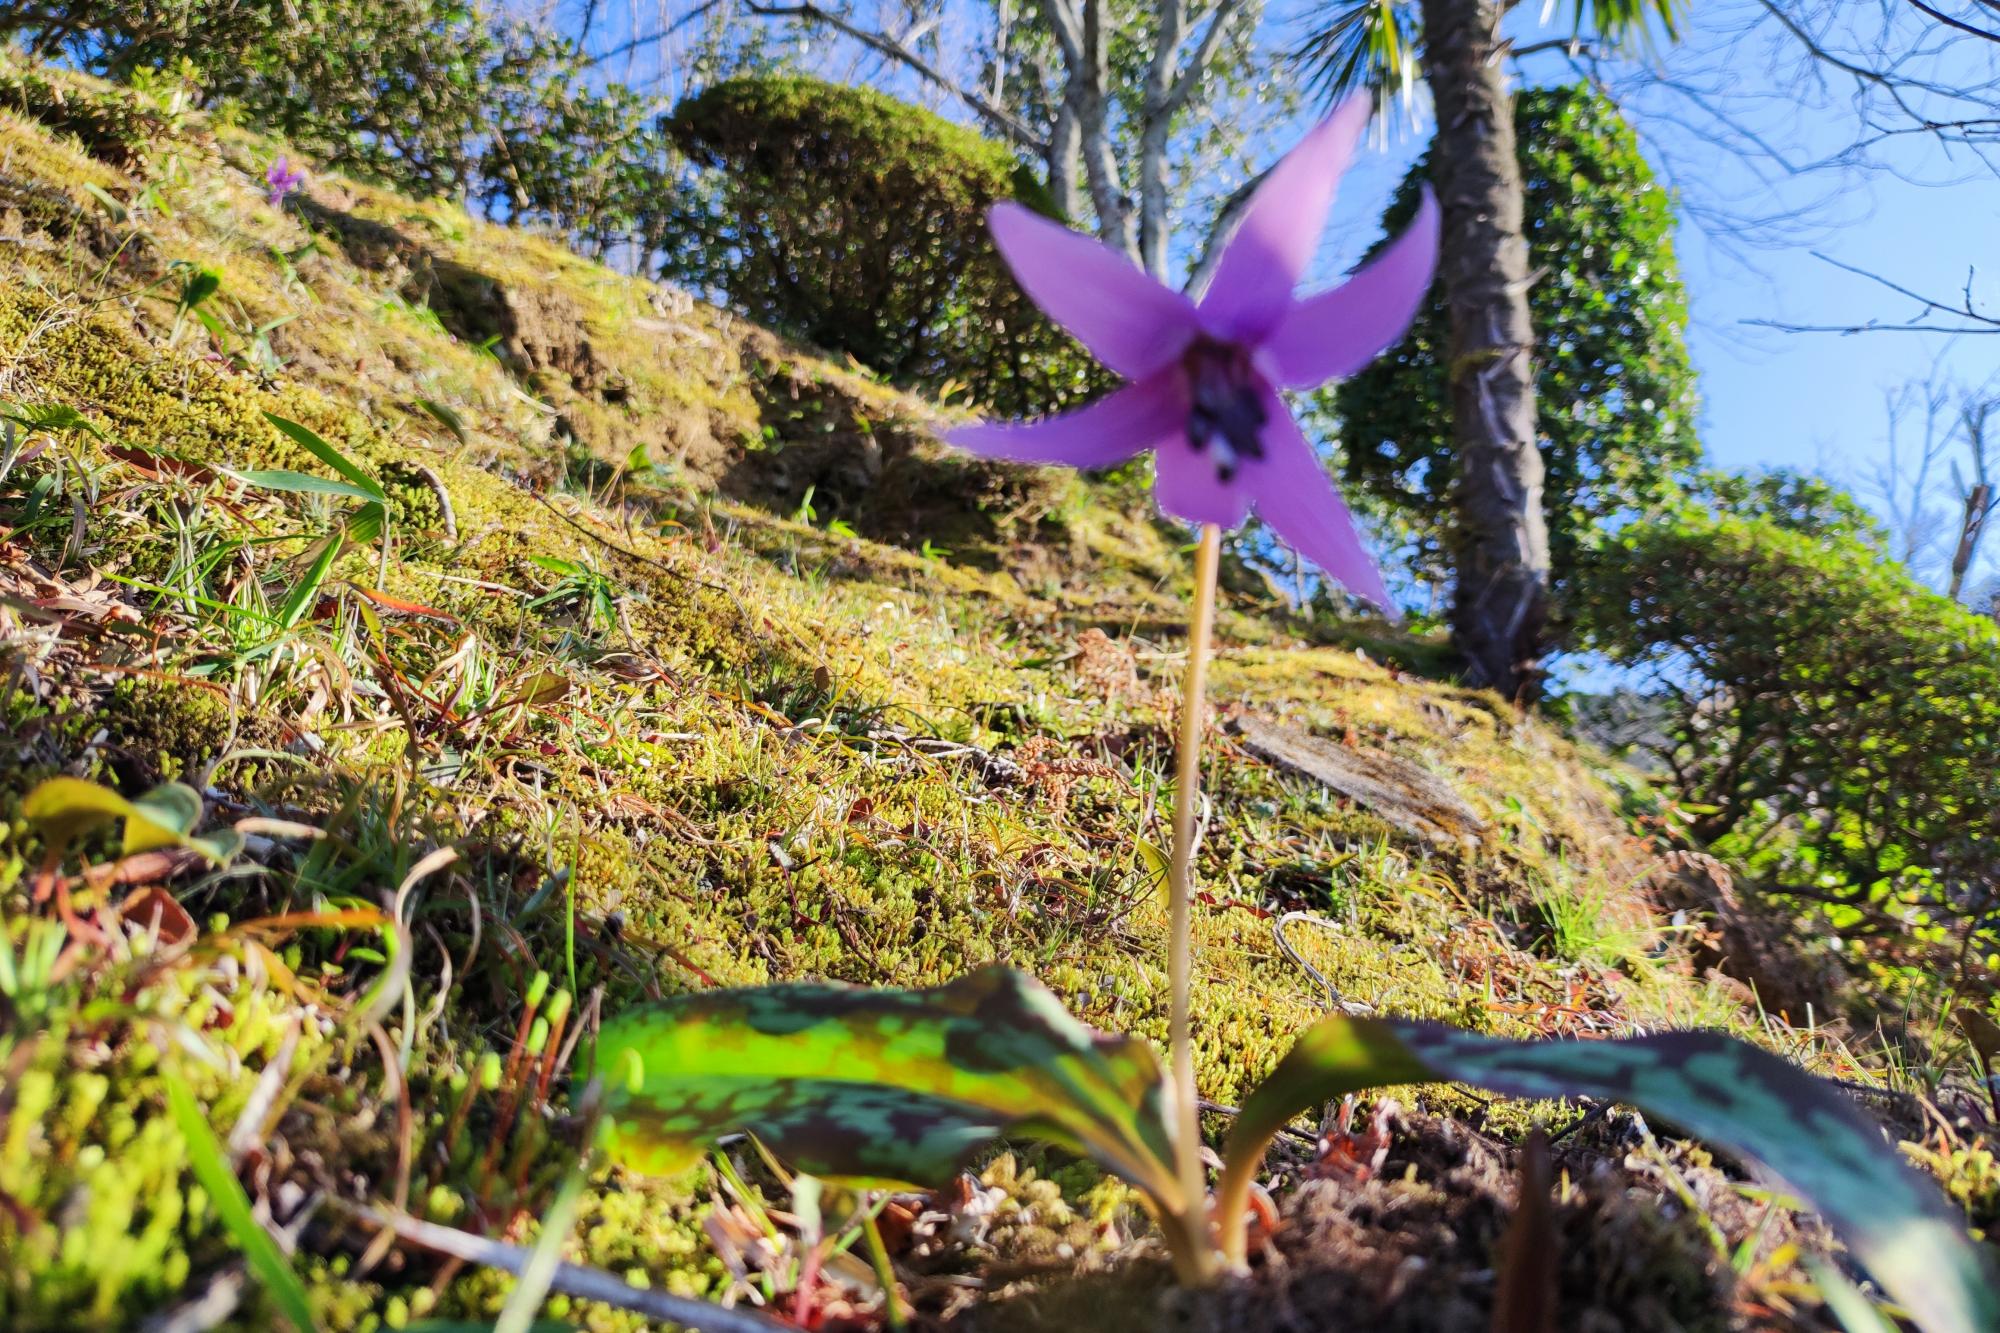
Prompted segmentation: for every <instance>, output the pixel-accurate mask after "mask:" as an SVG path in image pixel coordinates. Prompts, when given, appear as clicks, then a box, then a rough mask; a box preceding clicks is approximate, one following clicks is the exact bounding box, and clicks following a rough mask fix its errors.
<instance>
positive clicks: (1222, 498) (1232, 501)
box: [1153, 428, 1250, 531]
mask: <svg viewBox="0 0 2000 1333" xmlns="http://www.w3.org/2000/svg"><path fill="white" fill-rule="evenodd" d="M1153 499H1154V500H1155V501H1157V502H1158V504H1159V506H1160V508H1161V509H1163V510H1165V511H1166V512H1167V513H1169V514H1172V515H1173V516H1174V517H1175V518H1181V519H1186V520H1187V521H1188V522H1190V523H1213V524H1215V525H1216V526H1217V527H1219V528H1222V529H1223V530H1225V531H1227V530H1228V529H1230V528H1233V527H1236V526H1237V525H1238V524H1240V523H1242V522H1243V518H1244V515H1246V514H1248V513H1249V512H1250V497H1249V496H1248V495H1246V494H1244V490H1243V476H1242V474H1241V473H1238V474H1237V475H1236V477H1235V478H1234V479H1232V480H1230V481H1224V480H1222V478H1221V477H1220V476H1219V475H1217V472H1216V467H1215V455H1213V454H1207V453H1203V452H1201V451H1200V450H1198V449H1196V448H1195V447H1194V446H1193V445H1191V444H1189V443H1188V440H1187V432H1186V430H1185V428H1183V429H1179V430H1176V431H1175V432H1174V434H1173V436H1172V437H1171V438H1169V439H1165V440H1162V441H1161V442H1160V445H1159V448H1158V451H1157V452H1156V453H1155V454H1154V457H1153Z"/></svg>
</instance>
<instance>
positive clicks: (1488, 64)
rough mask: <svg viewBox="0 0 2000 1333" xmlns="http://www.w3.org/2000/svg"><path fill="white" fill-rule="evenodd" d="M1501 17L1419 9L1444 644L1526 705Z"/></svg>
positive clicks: (1513, 204)
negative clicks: (1430, 175)
mask: <svg viewBox="0 0 2000 1333" xmlns="http://www.w3.org/2000/svg"><path fill="white" fill-rule="evenodd" d="M1504 13H1505V6H1504V5H1503V4H1500V3H1497V2H1496V0H1423V18H1424V50H1425V65H1426V74H1427V77H1428V78H1429V81H1430V86H1431V97H1432V100H1433V101H1434V102H1435V103H1436V106H1437V118H1438V126H1437V138H1436V141H1435V147H1434V148H1433V150H1432V154H1431V161H1432V163H1433V171H1434V173H1435V175H1436V178H1437V179H1436V185H1437V191H1438V202H1439V204H1440V205H1442V207H1443V210H1444V232H1443V236H1442V239H1441V244H1440V251H1439V268H1440V271H1441V275H1442V277H1443V279H1444V290H1445V300H1446V304H1447V305H1448V306H1449V307H1450V311H1451V407H1452V429H1453V434H1454V436H1455V438H1456V442H1457V446H1458V457H1459V467H1458V491H1457V495H1456V497H1455V505H1456V509H1457V520H1458V521H1457V528H1458V536H1457V546H1458V549H1457V550H1456V551H1455V553H1454V555H1455V559H1454V562H1453V563H1454V567H1455V569H1456V571H1457V578H1456V586H1455V588H1454V590H1453V595H1452V613H1451V624H1452V638H1453V641H1454V642H1455V643H1456V644H1457V646H1458V649H1459V651H1460V652H1461V653H1462V654H1463V655H1464V657H1465V659H1466V663H1467V665H1468V667H1469V668H1470V670H1471V673H1472V676H1473V678H1474V681H1475V683H1477V684H1481V685H1486V686H1490V687H1492V688H1494V689H1496V690H1498V691H1500V693H1502V694H1504V695H1506V696H1507V697H1508V698H1510V699H1513V700H1515V701H1517V702H1519V703H1523V704H1525V703H1531V702H1533V701H1534V699H1535V698H1536V697H1537V696H1538V695H1539V693H1540V689H1541V681H1542V675H1543V669H1542V661H1541V659H1542V651H1543V644H1544V635H1545V633H1546V629H1547V623H1548V590H1549V536H1548V527H1547V523H1546V521H1545V519H1544V517H1543V513H1542V455H1541V451H1540V448H1539V445H1538V443H1537V438H1536V430H1535V372H1534V360H1533V357H1534V353H1533V347H1534V336H1533V331H1532V328H1531V326H1530V323H1529V317H1528V245H1527V240H1526V238H1525V237H1524V236H1523V235H1522V230H1521V216H1522V209H1523V205H1524V197H1525V191H1524V189H1523V187H1522V183H1521V168H1520V159H1519V157H1518V156H1517V155H1516V153H1515V149H1514V107H1513V95H1512V93H1511V92H1510V91H1509V90H1508V87H1507V82H1506V76H1505V71H1504V70H1503V68H1502V66H1501V62H1500V59H1499V53H1498V45H1499V27H1500V19H1501V16H1502V15H1503V14H1504Z"/></svg>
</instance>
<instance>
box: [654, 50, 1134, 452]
mask: <svg viewBox="0 0 2000 1333" xmlns="http://www.w3.org/2000/svg"><path fill="white" fill-rule="evenodd" d="M670 126H671V132H672V134H673V136H674V139H675V141H676V142H677V143H678V144H679V145H680V147H681V148H682V149H683V150H684V151H685V152H686V153H687V154H688V156H689V157H690V158H691V159H692V160H693V161H694V162H695V163H696V164H697V165H698V166H700V167H703V168H707V169H708V170H710V171H711V172H712V173H715V176H716V178H717V180H718V183H719V187H720V188H719V199H718V201H717V207H716V208H715V210H714V211H713V213H711V214H709V215H708V216H707V217H706V218H705V219H703V221H702V223H701V225H699V226H697V227H696V228H694V229H693V230H692V231H691V233H690V234H687V235H684V236H682V237H681V238H680V240H679V243H678V244H677V245H676V246H674V247H673V248H672V249H671V250H670V252H669V254H668V258H667V265H668V270H667V271H668V272H669V273H670V274H671V275H672V276H674V277H676V278H677V279H679V280H680V281H683V282H686V283H688V284H689V285H691V286H695V287H697V288H701V289H704V290H709V291H719V292H720V293H722V294H723V295H725V296H726V297H727V298H728V300H729V301H730V302H731V303H733V304H734V305H736V306H737V307H739V308H740V309H742V310H743V311H744V312H745V313H746V314H748V315H749V316H750V317H751V318H753V319H755V320H758V321H759V322H761V323H764V324H767V325H769V326H771V327H773V328H777V329H780V330H782V331H784V332H786V333H789V334H792V335H794V336H796V337H799V338H802V339H805V340H807V341H809V342H812V343H815V344H817V345H818V346H820V347H823V348H826V349H827V350H829V351H834V352H846V353H849V354H851V355H852V356H853V357H854V358H855V359H856V360H858V361H860V362H862V363H863V364H865V365H868V366H870V367H873V368H874V369H876V370H878V371H880V372H881V373H882V374H884V375H886V376H887V377H889V378H890V379H892V380H894V381H896V382H898V383H901V384H906V385H911V386H917V387H923V388H928V389H933V390H935V389H938V388H941V387H943V386H945V385H947V384H948V383H950V382H952V381H956V382H957V383H958V384H960V385H963V386H964V387H965V388H966V390H967V391H968V392H969V394H970V395H971V397H972V398H973V400H974V401H976V402H978V403H981V404H983V405H984V406H986V407H989V408H991V409H993V410H995V411H998V412H1003V413H1010V414H1011V413H1029V412H1034V413H1039V412H1044V411H1048V410H1050V409H1053V408H1055V407H1059V406H1061V405H1063V404H1064V403H1067V402H1070V401H1073V400H1075V399H1077V398H1079V397H1081V396H1083V395H1085V394H1087V393H1088V392H1089V391H1091V390H1092V389H1093V388H1094V387H1096V386H1097V385H1098V384H1099V383H1101V380H1100V379H1099V378H1098V376H1099V372H1097V371H1095V370H1094V369H1093V366H1092V363H1091V361H1090V359H1089V357H1088V356H1087V355H1086V354H1085V353H1084V352H1083V351H1082V349H1080V348H1078V347H1077V346H1076V345H1075V344H1074V343H1073V342H1071V341H1070V339H1069V338H1068V337H1067V336H1066V335H1064V334H1063V333H1062V332H1061V331H1060V330H1058V329H1056V328H1054V327H1053V326H1052V325H1050V324H1049V323H1048V322H1047V321H1046V320H1044V319H1043V318H1042V317H1041V316H1040V315H1039V314H1038V313H1037V312H1036V311H1035V310H1034V308H1033V307H1032V306H1031V305H1030V304H1029V303H1028V301H1027V299H1026V298H1025V297H1024V296H1022V295H1021V293H1020V291H1019V289H1018V288H1017V287H1016V285H1015V283H1014V281H1013V279H1012V278H1011V277H1009V276H1008V274H1007V273H1006V272H1005V269H1004V267H1003V266H1002V264H1001V263H1000V259H999V256H998V254H997V252H996V251H995V250H994V248H993V245H992V243H991V241H990V240H989V239H988V237H987V234H986V228H985V213H986V209H987V207H988V206H989V205H990V204H992V203H993V202H994V201H996V200H1000V199H1008V198H1012V197H1013V196H1014V194H1015V192H1016V187H1015V178H1016V172H1017V169H1016V166H1015V163H1014V161H1013V159H1012V158H1011V157H1010V156H1009V155H1008V153H1007V151H1006V150H1005V149H1004V148H1003V147H1001V146H1000V145H998V144H995V143H992V142H990V141H988V140H985V139H982V138H980V137H979V136H978V135H976V134H974V133H972V132H971V131H969V130H966V129H962V128H960V127H958V126H956V125H953V124H951V123H949V122H948V121H945V120H942V119H940V118H939V117H937V116H934V115H932V114H931V113H929V112H927V111H924V110H922V109H921V108H919V107H914V106H910V105H907V104H905V103H903V102H899V101H897V100H896V99H894V98H892V97H886V96H884V95H882V94H880V93H876V92H872V91H869V90H866V89H859V88H847V87H842V86H839V85H836V84H830V83H823V82H820V81H819V80H817V79H808V78H799V77H762V76H760V77H746V78H737V79H730V80H728V81H726V82H723V83H720V84H717V85H715V86H713V87H711V88H709V89H707V90H705V91H704V92H702V93H700V94H699V95H697V96H695V97H693V98H690V99H689V100H687V101H685V102H683V103H682V104H681V105H680V106H679V107H677V108H676V109H675V111H674V113H673V116H672V118H671V120H670Z"/></svg>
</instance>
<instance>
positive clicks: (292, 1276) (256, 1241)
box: [160, 1066, 315, 1333]
mask: <svg viewBox="0 0 2000 1333" xmlns="http://www.w3.org/2000/svg"><path fill="white" fill-rule="evenodd" d="M160 1080H161V1082H163V1083H164V1084H165V1085H166V1089H167V1109H168V1110H169V1111H171V1112H172V1113H173V1117H174V1123H175V1124H176V1125H177V1126H179V1127H180V1131H181V1137H182V1138H184V1139H186V1140H187V1150H188V1165H189V1167H190V1168H191V1169H192V1170H193V1171H194V1175H195V1179H196V1180H198V1181H200V1182H201V1187H202V1189H204V1190H205V1191H207V1193H208V1197H209V1199H210V1201H211V1202H213V1203H214V1205H215V1211H216V1215H217V1216H219V1217H220V1218H221V1219H222V1224H223V1226H225V1227H227V1228H228V1229H229V1234H230V1236H231V1237H232V1238H233V1239H234V1240H235V1242H236V1247H237V1248H238V1249H240V1250H242V1251H243V1257H244V1259H246V1260H247V1261H248V1262H249V1264H250V1271H251V1272H253V1273H255V1274H256V1275H257V1280H258V1281H259V1282H262V1283H263V1284H264V1289H265V1290H266V1291H267V1292H269V1293H270V1296H271V1299H272V1301H273V1302H275V1303H276V1305H277V1307H278V1309H279V1310H280V1311H281V1312H282V1313H283V1314H284V1316H285V1318H286V1320H287V1321H289V1322H290V1323H291V1325H292V1327H293V1328H295V1329H297V1330H298V1333H313V1330H314V1328H315V1325H314V1323H313V1317H312V1303H311V1302H310V1301H308V1300H307V1299H306V1289H305V1286H304V1285H303V1284H302V1283H301V1282H300V1281H299V1275H298V1273H297V1272H296V1271H294V1270H293V1268H292V1265H291V1261H290V1260H289V1259H287V1258H286V1257H285V1254H284V1251H282V1250H280V1249H279V1248H278V1242H277V1241H275V1240H273V1239H272V1238H271V1233H270V1232H268V1231H266V1230H265V1229H264V1226H263V1224H262V1223H260V1222H259V1221H258V1220H257V1218H256V1216H255V1215H254V1214H252V1212H251V1211H250V1196H249V1195H248V1194H247V1193H245V1192H244V1189H243V1182H242V1181H240V1180H238V1179H237V1178H236V1173H235V1172H234V1171H232V1170H231V1169H230V1167H229V1159H228V1157H226V1156H225V1155H224V1153H223V1150H222V1143H221V1141H220V1140H219V1139H217V1138H216V1137H215V1131H214V1129H212V1128H210V1126H209V1123H208V1117H207V1116H206V1115H204V1114H203V1113H202V1109H201V1107H200V1106H198V1105H196V1104H195V1100H194V1094H193V1093H191V1092H189V1091H188V1087H187V1084H186V1083H184V1082H182V1081H181V1078H180V1075H178V1074H176V1073H174V1071H173V1070H171V1069H168V1068H166V1067H165V1066H162V1067H161V1069H160Z"/></svg>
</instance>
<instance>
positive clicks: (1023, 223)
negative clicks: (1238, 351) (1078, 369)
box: [987, 204, 1198, 380]
mask: <svg viewBox="0 0 2000 1333" xmlns="http://www.w3.org/2000/svg"><path fill="white" fill-rule="evenodd" d="M987 219H988V225H990V226H991V228H992V230H993V241H994V244H996V245H998V246H999V247H1000V253H1001V255H1003V256H1004V257H1005V258H1006V260H1007V266H1008V267H1009V268H1011V269H1013V270H1014V276H1015V278H1017V279H1018V280H1019V281H1020V284H1021V287H1022V289H1023V290H1025V291H1026V292H1027V293H1028V295H1029V296H1030V297H1031V298H1032V299H1033V300H1034V302H1035V304H1036V305H1038V306H1040V307H1041V308H1042V309H1043V310H1044V311H1046V312H1047V313H1048V316H1049V318H1050V319H1053V320H1054V321H1055V322H1056V323H1058V324H1060V325H1062V326H1063V327H1064V328H1066V329H1068V330H1069V331H1070V332H1071V333H1073V334H1075V335H1076V337H1077V340H1078V341H1079V342H1081V343H1082V344H1083V345H1084V346H1085V347H1088V348H1089V349H1090V351H1091V354H1092V355H1093V356H1095V357H1096V358H1097V359H1098V360H1099V361H1102V362H1103V363H1104V364H1105V365H1107V366H1109V367H1110V368H1111V369H1113V370H1115V371H1117V372H1118V373H1119V374H1120V375H1123V376H1125V377H1126V378H1127V379H1134V380H1137V379H1144V378H1145V377H1146V376H1148V375H1150V374H1152V373H1153V372H1154V371H1156V370H1159V369H1161V368H1163V367H1164V366H1166V365H1167V364H1168V363H1169V362H1171V361H1172V360H1173V359H1174V358H1175V357H1177V356H1179V355H1180V354H1181V352H1182V351H1183V350H1185V349H1186V347H1187V345H1188V343H1189V342H1190V341H1192V340H1193V338H1194V336H1195V333H1196V331H1197V328H1198V325H1197V323H1196V321H1195V313H1194V303H1193V302H1191V301H1189V300H1188V298H1187V297H1185V296H1183V295H1182V294H1181V293H1179V292H1177V291H1174V290H1173V289H1172V288H1170V287H1163V286H1161V285H1160V284H1159V283H1157V282H1155V281H1154V280H1153V279H1151V278H1149V277H1147V276H1146V275H1145V274H1144V273H1142V272H1141V271H1140V270H1139V268H1138V266H1137V265H1135V264H1133V263H1132V261H1131V260H1129V259H1127V258H1126V257H1125V256H1124V255H1122V254H1120V253H1119V252H1118V251H1116V250H1113V249H1112V248H1111V247H1109V246H1107V245H1104V244H1102V243H1100V242H1098V241H1094V240H1092V239H1091V238H1090V237H1088V236H1085V235H1084V234H1083V233H1082V232H1075V231H1071V230H1070V229H1069V228H1068V227H1065V226H1063V225H1061V224H1060V223H1056V222H1051V221H1050V220H1049V219H1047V218H1045V217H1042V216H1041V215H1040V214H1038V213H1034V212H1031V211H1029V210H1028V209H1025V208H1023V207H1021V206H1020V205H1019V204H995V205H994V206H993V209H992V211H991V212H989V213H988V214H987Z"/></svg>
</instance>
